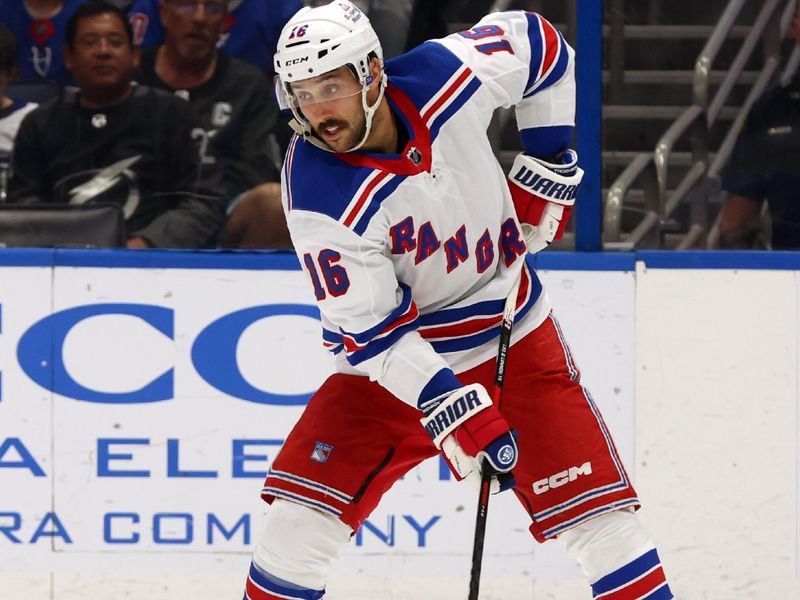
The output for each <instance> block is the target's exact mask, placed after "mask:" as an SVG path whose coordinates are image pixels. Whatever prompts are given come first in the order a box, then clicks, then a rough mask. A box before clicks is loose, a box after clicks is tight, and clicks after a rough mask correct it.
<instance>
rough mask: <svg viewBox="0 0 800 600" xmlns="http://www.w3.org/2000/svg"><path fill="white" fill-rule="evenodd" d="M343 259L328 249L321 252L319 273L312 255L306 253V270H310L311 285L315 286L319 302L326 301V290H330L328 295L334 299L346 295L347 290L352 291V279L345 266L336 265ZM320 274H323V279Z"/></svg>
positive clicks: (318, 263) (304, 260)
mask: <svg viewBox="0 0 800 600" xmlns="http://www.w3.org/2000/svg"><path fill="white" fill-rule="evenodd" d="M341 258H342V255H341V254H339V253H338V252H336V250H330V249H328V248H326V249H324V250H321V251H320V253H319V255H317V265H319V271H317V265H315V264H314V259H313V258H312V256H311V254H309V253H308V252H306V253H305V254H304V255H303V262H304V263H305V265H306V269H308V274H309V275H310V276H311V283H312V284H314V296H316V298H317V300H324V299H325V297H326V295H327V294H326V292H325V289H326V288H327V290H328V291H327V293H328V294H330V295H331V296H334V297H336V296H341V295H342V294H346V293H347V290H348V289H350V278H349V277H348V276H347V271H346V270H345V268H344V267H343V266H341V265H337V264H336V263H337V262H339V261H340V260H341ZM320 272H322V278H321V279H320V276H319V273H320ZM323 281H324V285H323Z"/></svg>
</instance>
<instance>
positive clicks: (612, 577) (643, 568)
mask: <svg viewBox="0 0 800 600" xmlns="http://www.w3.org/2000/svg"><path fill="white" fill-rule="evenodd" d="M660 563H661V561H660V560H659V559H658V552H656V549H655V548H653V549H652V550H650V551H648V552H645V553H644V554H642V555H641V556H640V557H639V558H635V559H633V560H632V561H631V562H629V563H628V564H627V565H623V566H622V567H620V568H619V569H617V570H616V571H614V572H613V573H609V574H608V575H606V576H605V577H603V578H601V579H599V580H597V581H596V582H595V583H594V584H592V594H593V595H595V596H599V595H600V594H605V593H606V592H609V591H611V590H614V589H616V588H618V587H620V586H621V585H625V584H626V583H628V582H630V581H633V580H634V579H636V578H637V577H641V576H642V575H643V574H644V573H647V572H648V571H649V570H650V569H652V568H653V567H655V566H656V565H658V564H660Z"/></svg>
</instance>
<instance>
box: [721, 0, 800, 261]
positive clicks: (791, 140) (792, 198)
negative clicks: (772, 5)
mask: <svg viewBox="0 0 800 600" xmlns="http://www.w3.org/2000/svg"><path fill="white" fill-rule="evenodd" d="M798 4H800V3H798ZM793 32H794V35H795V37H796V38H797V39H798V41H800V14H799V15H798V17H796V18H795V20H794V22H793ZM722 187H723V189H724V190H726V191H727V192H728V196H727V198H726V200H725V205H724V206H723V208H722V213H721V215H720V225H719V246H720V248H726V249H749V248H753V247H766V248H771V249H774V250H798V249H800V74H798V75H796V76H795V78H794V79H793V80H792V81H791V82H790V83H789V84H788V85H786V86H783V87H778V88H776V89H773V90H770V91H768V92H767V93H765V94H764V95H763V96H762V97H761V98H760V99H759V100H758V101H757V102H756V103H755V104H754V105H753V108H752V109H751V110H750V114H749V115H748V117H747V121H746V123H745V126H744V129H743V130H742V133H741V135H740V137H739V139H738V140H737V142H736V147H735V148H734V151H733V154H732V156H731V159H730V162H729V163H728V165H727V167H726V169H725V171H724V173H723V177H722ZM765 201H766V203H767V208H768V209H769V216H770V220H771V222H772V230H771V233H770V232H766V235H764V233H765V232H764V231H763V229H764V228H763V227H762V224H761V211H762V206H763V203H764V202H765ZM765 238H766V239H765ZM770 238H771V239H770Z"/></svg>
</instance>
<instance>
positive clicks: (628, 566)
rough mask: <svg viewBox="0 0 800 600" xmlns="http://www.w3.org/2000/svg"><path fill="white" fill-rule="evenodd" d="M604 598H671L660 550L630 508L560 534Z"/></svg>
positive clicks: (596, 594) (597, 593) (596, 593)
mask: <svg viewBox="0 0 800 600" xmlns="http://www.w3.org/2000/svg"><path fill="white" fill-rule="evenodd" d="M558 539H560V540H561V541H563V542H564V543H565V544H566V547H567V554H568V555H569V556H571V557H573V558H575V559H576V560H577V561H578V563H579V564H580V565H581V568H582V569H583V572H584V573H585V574H586V577H587V578H588V579H589V583H590V584H591V586H592V595H593V597H595V598H602V599H603V600H612V599H613V600H635V599H637V598H648V599H651V598H652V599H653V600H668V599H669V598H672V593H671V592H670V590H669V587H668V586H667V583H666V579H665V577H664V571H663V569H662V568H661V561H660V560H659V558H658V553H657V552H656V548H655V546H654V545H653V543H652V542H651V541H650V538H649V537H648V535H647V534H646V533H645V532H644V529H643V528H642V526H641V524H640V523H639V519H638V518H637V517H636V515H635V514H634V513H633V512H631V511H629V510H615V511H611V512H609V513H606V514H604V515H600V516H599V517H595V518H593V519H590V520H589V521H586V522H585V523H582V524H581V525H578V526H577V527H573V528H572V529H570V530H568V531H565V532H564V533H562V534H561V535H559V536H558Z"/></svg>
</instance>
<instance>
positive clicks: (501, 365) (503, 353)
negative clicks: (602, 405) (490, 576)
mask: <svg viewBox="0 0 800 600" xmlns="http://www.w3.org/2000/svg"><path fill="white" fill-rule="evenodd" d="M521 276H522V272H521V271H520V274H519V275H518V276H517V280H516V281H515V282H514V285H513V286H511V291H510V292H509V294H508V296H507V297H506V304H505V308H504V309H503V322H502V323H501V325H500V342H499V347H498V349H497V365H496V369H495V373H494V393H493V400H494V402H495V404H497V405H499V404H500V397H501V395H502V392H503V380H504V379H505V375H506V365H507V364H508V349H509V347H510V346H511V328H512V327H513V325H514V313H515V311H516V307H517V293H518V292H519V281H520V277H521ZM491 484H492V470H491V469H490V468H489V463H488V461H486V460H484V461H483V466H482V468H481V489H480V493H479V494H478V511H477V515H476V517H475V540H474V542H473V545H472V570H471V572H470V580H469V600H478V592H479V589H480V584H481V565H482V564H483V542H484V539H485V538H486V517H487V516H488V514H489V495H490V494H489V492H490V491H491Z"/></svg>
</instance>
